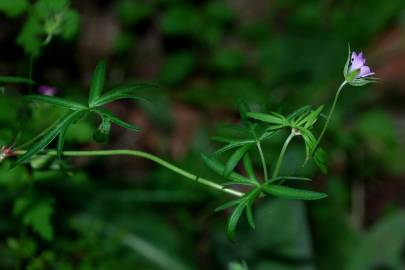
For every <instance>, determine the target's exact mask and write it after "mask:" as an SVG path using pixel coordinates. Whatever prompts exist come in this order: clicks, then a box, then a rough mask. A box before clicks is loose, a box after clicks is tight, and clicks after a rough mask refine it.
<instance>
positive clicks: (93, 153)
mask: <svg viewBox="0 0 405 270" xmlns="http://www.w3.org/2000/svg"><path fill="white" fill-rule="evenodd" d="M25 152H26V151H23V150H19V151H16V152H15V153H16V154H17V155H22V154H24V153H25ZM44 154H45V155H50V156H56V155H57V152H56V151H55V150H49V151H44ZM63 155H64V156H71V157H83V156H117V155H118V156H133V157H141V158H145V159H148V160H151V161H153V162H155V163H157V164H159V165H161V166H163V167H166V168H167V169H169V170H171V171H173V172H175V173H178V174H180V175H182V176H184V177H186V178H188V179H191V180H192V181H194V182H196V183H200V184H203V185H205V186H208V187H210V188H213V189H216V190H220V191H222V192H225V193H228V194H231V195H233V196H237V197H242V196H243V195H244V193H242V192H240V191H237V190H234V189H231V188H225V187H224V186H222V185H220V184H217V183H215V182H213V181H211V180H208V179H205V178H202V177H199V176H197V175H194V174H192V173H189V172H187V171H185V170H183V169H181V168H179V167H177V166H175V165H173V164H171V163H169V162H167V161H165V160H163V159H161V158H159V157H157V156H154V155H152V154H150V153H147V152H143V151H137V150H129V149H117V150H94V151H63Z"/></svg>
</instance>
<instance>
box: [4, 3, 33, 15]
mask: <svg viewBox="0 0 405 270" xmlns="http://www.w3.org/2000/svg"><path fill="white" fill-rule="evenodd" d="M29 6H30V3H29V1H28V0H1V1H0V12H4V13H5V14H6V15H7V16H8V17H10V18H15V17H18V16H20V15H22V14H23V13H24V12H25V11H26V10H27V9H28V7H29Z"/></svg>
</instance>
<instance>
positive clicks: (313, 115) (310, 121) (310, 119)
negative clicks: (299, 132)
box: [303, 105, 324, 128]
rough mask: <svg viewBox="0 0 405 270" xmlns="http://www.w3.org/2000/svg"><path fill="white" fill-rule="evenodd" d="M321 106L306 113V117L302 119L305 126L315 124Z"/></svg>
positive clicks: (321, 108) (308, 126)
mask: <svg viewBox="0 0 405 270" xmlns="http://www.w3.org/2000/svg"><path fill="white" fill-rule="evenodd" d="M323 107H324V106H323V105H322V106H319V107H318V108H317V109H316V110H313V111H312V112H310V113H309V114H308V116H307V117H305V119H304V120H303V122H304V123H305V124H304V127H305V128H310V127H312V126H313V125H314V124H315V122H316V121H317V120H318V116H319V115H320V113H321V112H322V110H323Z"/></svg>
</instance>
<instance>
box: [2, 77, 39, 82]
mask: <svg viewBox="0 0 405 270" xmlns="http://www.w3.org/2000/svg"><path fill="white" fill-rule="evenodd" d="M3 83H15V84H34V83H35V82H34V81H33V80H30V79H27V78H23V77H11V76H0V84H3Z"/></svg>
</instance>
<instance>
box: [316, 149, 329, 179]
mask: <svg viewBox="0 0 405 270" xmlns="http://www.w3.org/2000/svg"><path fill="white" fill-rule="evenodd" d="M314 162H315V164H316V165H317V166H318V168H319V169H320V170H321V172H322V173H324V174H327V172H328V167H327V164H326V152H325V151H324V150H323V149H322V148H321V147H318V149H316V152H315V154H314Z"/></svg>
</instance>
